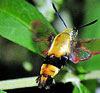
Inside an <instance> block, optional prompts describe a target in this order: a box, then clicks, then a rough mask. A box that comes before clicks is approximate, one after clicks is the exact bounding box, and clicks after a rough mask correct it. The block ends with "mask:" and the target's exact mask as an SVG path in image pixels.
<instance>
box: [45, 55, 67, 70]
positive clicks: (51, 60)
mask: <svg viewBox="0 0 100 93" xmlns="http://www.w3.org/2000/svg"><path fill="white" fill-rule="evenodd" d="M67 59H68V57H67V56H62V57H61V58H57V57H55V56H54V55H51V56H47V57H46V58H45V59H44V64H50V65H53V66H56V67H57V68H62V66H64V65H65V62H66V60H67Z"/></svg>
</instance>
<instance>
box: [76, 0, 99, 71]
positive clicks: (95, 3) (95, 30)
mask: <svg viewBox="0 0 100 93" xmlns="http://www.w3.org/2000/svg"><path fill="white" fill-rule="evenodd" d="M84 11H85V14H84V23H83V24H86V23H89V22H92V21H94V20H96V19H98V21H97V22H96V23H95V24H93V25H91V26H88V27H84V28H83V29H81V30H80V31H79V32H80V35H79V36H80V38H82V39H89V38H100V13H99V12H100V1H99V0H85V9H84ZM91 47H95V48H96V49H98V48H100V47H99V46H96V45H95V44H92V46H91ZM78 65H81V66H82V67H83V68H84V69H85V70H86V71H92V70H100V55H96V56H93V57H92V58H91V59H89V60H88V61H85V62H80V63H79V64H78Z"/></svg>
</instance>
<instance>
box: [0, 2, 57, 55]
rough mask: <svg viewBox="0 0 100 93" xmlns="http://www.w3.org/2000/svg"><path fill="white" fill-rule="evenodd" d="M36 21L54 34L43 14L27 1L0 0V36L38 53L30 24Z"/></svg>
mask: <svg viewBox="0 0 100 93" xmlns="http://www.w3.org/2000/svg"><path fill="white" fill-rule="evenodd" d="M36 20H41V21H42V22H43V23H44V24H45V25H46V26H47V27H48V28H49V29H50V30H51V31H52V32H54V29H53V28H52V26H51V25H50V24H49V22H48V21H47V20H46V19H45V18H44V17H43V16H42V14H41V13H40V12H39V11H38V10H37V9H36V8H35V7H34V6H32V5H31V4H29V3H27V2H26V1H25V0H0V36H2V37H4V38H6V39H8V40H11V41H13V42H15V43H17V44H19V45H21V46H24V47H25V48H27V49H29V50H31V51H33V52H35V53H37V52H38V51H37V50H36V47H37V46H36V45H35V44H34V42H33V40H32V35H31V26H30V23H31V22H32V21H36ZM54 33H56V32H54ZM38 54H40V53H38ZM40 55H41V54H40Z"/></svg>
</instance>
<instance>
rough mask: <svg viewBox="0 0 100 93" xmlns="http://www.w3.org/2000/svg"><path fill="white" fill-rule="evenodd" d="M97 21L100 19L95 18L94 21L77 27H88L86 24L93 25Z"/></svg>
mask: <svg viewBox="0 0 100 93" xmlns="http://www.w3.org/2000/svg"><path fill="white" fill-rule="evenodd" d="M97 21H98V20H97V19H96V20H94V21H92V22H90V23H88V24H85V25H82V26H79V27H76V28H75V29H80V28H82V27H86V26H89V25H92V24H94V23H96V22H97Z"/></svg>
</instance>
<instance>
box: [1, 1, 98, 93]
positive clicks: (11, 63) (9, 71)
mask: <svg viewBox="0 0 100 93" xmlns="http://www.w3.org/2000/svg"><path fill="white" fill-rule="evenodd" d="M8 1H9V3H6V2H8ZM22 1H23V0H22ZM25 1H26V3H25V4H24V7H25V9H23V13H22V11H20V7H14V6H17V5H18V4H20V6H21V5H22V6H23V4H21V1H20V0H18V3H16V0H15V2H14V0H13V2H12V1H11V0H0V4H1V6H0V31H1V32H0V33H2V32H3V31H7V29H8V27H12V28H9V30H10V29H14V28H13V27H15V26H18V25H17V22H14V23H13V20H12V19H10V17H7V16H6V15H5V16H4V15H3V13H5V14H6V13H7V14H9V13H10V12H9V11H11V13H12V14H14V15H12V14H11V17H13V16H14V17H16V16H17V13H19V14H20V15H22V19H23V20H24V21H25V22H26V23H27V24H26V23H25V24H24V26H27V27H28V28H29V29H30V21H32V20H33V19H34V20H40V19H41V20H43V21H44V22H45V24H46V25H47V26H48V27H49V28H50V29H52V30H54V29H53V28H52V27H51V26H50V25H49V23H48V22H47V21H46V20H45V19H42V17H41V18H40V19H38V18H39V17H37V18H35V17H34V14H32V10H31V7H32V6H33V5H34V6H35V7H36V8H38V10H39V11H40V12H41V13H42V14H43V15H44V16H45V18H46V19H47V20H48V21H49V22H50V23H51V24H52V26H53V27H54V28H55V30H56V32H57V33H59V32H61V31H63V30H64V29H65V27H64V25H63V24H62V22H61V21H60V19H59V18H58V17H57V16H56V15H55V11H54V10H53V8H52V5H51V1H50V0H25ZM53 2H54V3H55V4H56V6H57V9H58V10H59V13H60V15H61V16H62V17H63V19H64V20H65V22H66V23H67V24H68V26H69V27H71V28H73V27H78V26H81V25H83V24H87V23H89V22H92V21H94V20H95V19H98V22H97V23H95V24H93V25H91V26H88V27H86V28H81V29H79V35H78V38H82V39H87V38H100V0H53ZM27 3H28V4H27ZM10 4H11V6H10ZM29 4H30V8H29V7H28V5H29ZM4 5H5V6H4ZM25 5H26V6H25ZM9 7H10V8H9ZM6 9H7V11H5V10H6ZM16 10H18V11H16ZM26 10H27V12H26V13H25V12H24V11H26ZM28 10H29V11H28ZM34 12H35V11H34ZM34 12H33V13H34ZM21 13H22V14H21ZM24 15H27V16H24ZM35 15H38V13H35ZM30 16H31V17H30ZM32 16H33V17H34V18H32ZM18 17H19V18H21V16H18ZM18 17H16V19H17V21H19V22H23V23H24V21H23V20H20V19H19V18H18ZM28 18H30V19H28ZM7 20H8V21H9V22H8V23H7ZM10 22H11V23H12V24H10ZM13 25H14V26H13ZM24 26H23V29H22V28H21V25H20V27H17V28H18V29H16V31H18V32H19V33H16V34H15V35H14V36H12V38H14V39H15V37H16V40H17V41H18V42H19V41H20V43H18V42H17V41H16V40H14V39H13V40H11V39H9V40H8V39H7V38H8V37H4V36H5V35H8V34H9V32H7V33H6V34H1V36H0V79H1V80H5V79H13V78H21V77H29V76H35V75H39V71H40V66H41V64H42V61H43V57H42V56H40V55H38V54H36V51H35V50H34V51H35V53H33V52H31V51H29V50H33V48H32V47H29V48H28V49H29V50H28V49H27V47H28V46H24V44H25V41H23V42H22V41H21V38H19V36H20V37H21V35H25V34H23V33H24V32H21V33H20V31H19V30H25V31H26V32H27V29H26V28H24ZM11 34H12V35H13V33H11ZM11 34H10V35H11ZM28 34H29V35H30V33H28ZM17 36H18V38H17ZM24 38H25V40H26V39H29V38H28V37H27V34H26V35H25V37H24ZM24 38H23V37H22V40H24ZM10 40H11V41H10ZM12 41H13V42H12ZM30 41H31V39H30ZM21 44H22V46H24V47H22V46H20V45H21ZM29 44H30V43H29ZM31 45H32V44H31ZM93 46H95V45H93ZM91 47H92V46H91ZM70 64H71V65H72V66H73V67H75V69H77V70H78V71H79V72H80V73H84V72H86V73H87V72H89V71H95V70H100V55H97V56H93V57H92V58H91V59H90V60H88V61H85V62H81V63H78V64H73V63H70ZM83 83H84V84H85V85H86V87H87V88H88V89H89V90H90V91H91V92H90V93H100V91H99V92H95V91H96V89H97V88H98V87H99V85H100V82H98V80H89V81H87V82H83ZM90 85H91V86H90ZM69 86H71V85H69ZM71 87H72V86H71ZM71 89H72V88H71ZM70 91H72V90H70Z"/></svg>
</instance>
